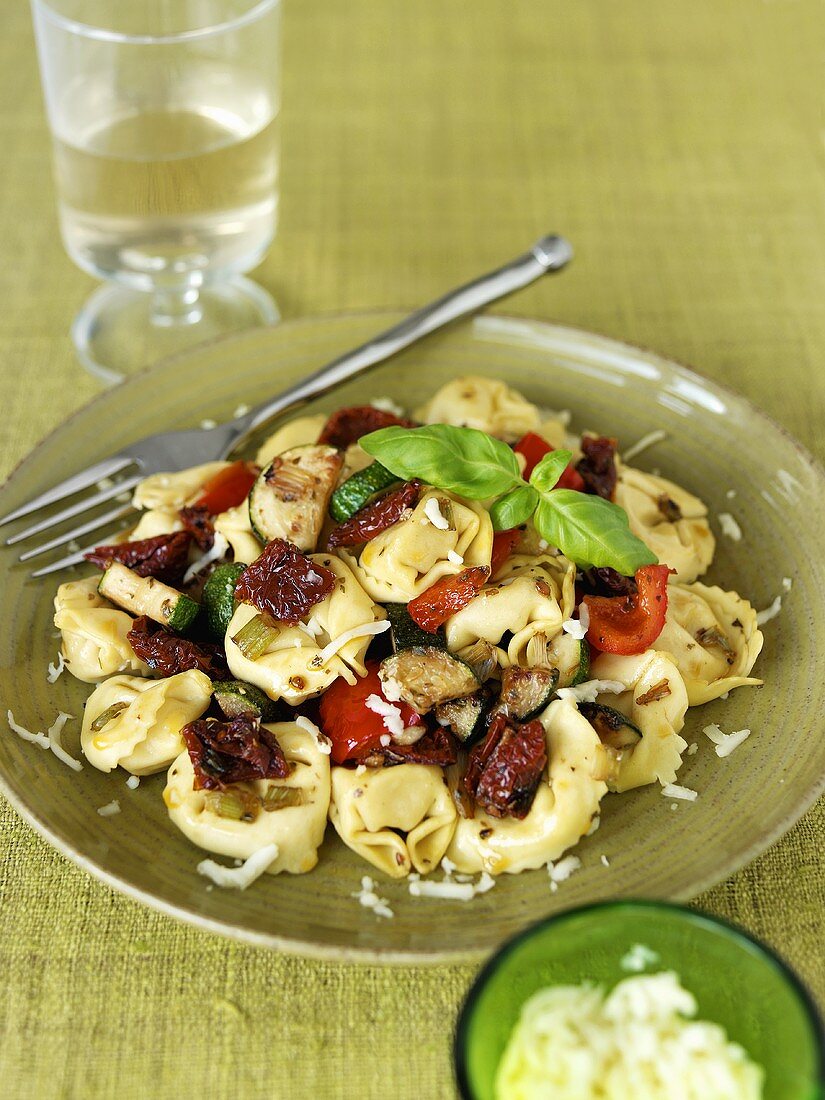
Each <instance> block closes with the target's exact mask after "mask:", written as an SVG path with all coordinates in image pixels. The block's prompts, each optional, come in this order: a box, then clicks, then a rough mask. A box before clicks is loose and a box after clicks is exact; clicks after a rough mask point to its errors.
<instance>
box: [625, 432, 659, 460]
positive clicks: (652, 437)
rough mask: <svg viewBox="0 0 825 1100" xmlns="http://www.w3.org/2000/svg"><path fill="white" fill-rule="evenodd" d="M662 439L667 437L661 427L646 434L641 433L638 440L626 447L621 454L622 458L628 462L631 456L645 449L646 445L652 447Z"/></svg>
mask: <svg viewBox="0 0 825 1100" xmlns="http://www.w3.org/2000/svg"><path fill="white" fill-rule="evenodd" d="M663 439H667V432H666V431H663V430H662V429H661V428H657V429H656V431H655V432H648V434H647V435H643V436H642V438H641V439H640V440H638V442H636V443H634V444H633V446H632V447H628V449H627V450H626V451H625V452H624V454H623V455H622V459H623V460H624V461H625V462H629V461H630V459H631V458H635V457H636V455H640V454H641V453H642V451H646V450H647V449H648V447H652V446H653V445H654V444H656V443H661V442H662V440H663Z"/></svg>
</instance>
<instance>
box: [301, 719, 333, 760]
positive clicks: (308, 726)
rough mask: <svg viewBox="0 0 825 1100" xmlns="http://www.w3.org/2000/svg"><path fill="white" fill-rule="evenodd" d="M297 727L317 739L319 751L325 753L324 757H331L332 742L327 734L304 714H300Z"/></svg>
mask: <svg viewBox="0 0 825 1100" xmlns="http://www.w3.org/2000/svg"><path fill="white" fill-rule="evenodd" d="M295 725H296V726H298V727H299V728H300V729H302V730H306V731H307V733H311V734H312V736H313V737H314V738H315V744H316V745H317V746H318V751H319V752H321V753H323V754H324V756H329V754H330V753H331V752H332V742H331V741H330V739H329V738H328V737H327V735H326V734H325V733H322V732H321V730H319V729H318V727H317V726H316V725H315V723H314V722H311V721H310V720H309V718H306V717H305V716H304V715H303V714H299V715H298V717H297V718H296V719H295Z"/></svg>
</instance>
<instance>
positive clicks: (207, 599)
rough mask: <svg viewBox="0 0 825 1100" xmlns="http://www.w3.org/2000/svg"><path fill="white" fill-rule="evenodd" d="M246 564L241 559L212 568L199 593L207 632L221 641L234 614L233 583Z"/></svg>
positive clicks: (235, 582) (236, 581)
mask: <svg viewBox="0 0 825 1100" xmlns="http://www.w3.org/2000/svg"><path fill="white" fill-rule="evenodd" d="M244 569H246V566H245V565H244V563H243V562H242V561H233V562H227V563H226V564H225V565H219V566H218V567H217V568H216V569H215V570H213V572H212V574H211V576H210V577H209V580H208V581H207V582H206V584H205V585H204V586H203V592H202V593H201V613H202V615H203V616H204V618H205V619H206V627H207V629H208V631H209V633H210V634H211V635H212V636H213V637H214V638H217V639H218V640H219V641H223V639H224V637H225V636H226V631H227V629H228V627H229V622H230V620H231V618H232V616H233V615H234V614H235V585H236V584H237V583H238V577H240V575H241V573H243V571H244Z"/></svg>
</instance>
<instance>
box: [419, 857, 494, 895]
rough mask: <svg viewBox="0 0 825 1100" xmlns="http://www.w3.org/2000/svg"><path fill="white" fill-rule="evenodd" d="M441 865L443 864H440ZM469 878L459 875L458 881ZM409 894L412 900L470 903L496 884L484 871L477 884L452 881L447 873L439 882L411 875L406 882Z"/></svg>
mask: <svg viewBox="0 0 825 1100" xmlns="http://www.w3.org/2000/svg"><path fill="white" fill-rule="evenodd" d="M442 865H443V864H442ZM468 877H469V876H466V875H461V876H459V878H460V880H466V879H467V878H468ZM407 884H408V888H409V891H410V894H411V895H412V896H413V897H414V898H448V899H450V900H452V901H472V900H473V898H474V897H475V896H476V894H486V893H487V891H488V890H492V888H493V887H494V886H495V884H496V880H495V879H494V878H493V876H492V875H490V874H488V873H487V872H486V871H482V873H481V877H480V878H479V880H478V882H472V881H455V882H454V881H453V880H452V878H451V873H450V872H448V873H447V875H446V877H445V878H444V879H443V881H441V882H432V881H431V880H430V879H422V878H421V876H420V875H416V874H412V875H410V876H409V878H408V880H407Z"/></svg>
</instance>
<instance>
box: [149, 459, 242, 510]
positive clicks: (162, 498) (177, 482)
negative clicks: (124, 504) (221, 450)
mask: <svg viewBox="0 0 825 1100" xmlns="http://www.w3.org/2000/svg"><path fill="white" fill-rule="evenodd" d="M229 465H230V463H229V462H204V463H203V465H201V466H190V467H189V468H188V469H186V470H181V471H180V472H179V473H175V474H152V475H151V476H150V477H145V478H144V479H143V481H141V482H139V484H138V485H137V487H136V488H135V492H134V495H133V496H132V503H133V504H134V506H135V507H136V508H164V509H168V510H171V511H176V510H177V509H178V508H182V507H183V506H184V504H191V503H192V500H193V498H194V497H195V496H196V495H197V493H198V492H199V491H200V490H201V489H202V488H203V487H204V485H205V484H206V483H207V481H209V479H210V478H212V477H214V476H215V474H217V473H218V472H219V471H220V470H224V469H226V467H227V466H229Z"/></svg>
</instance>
